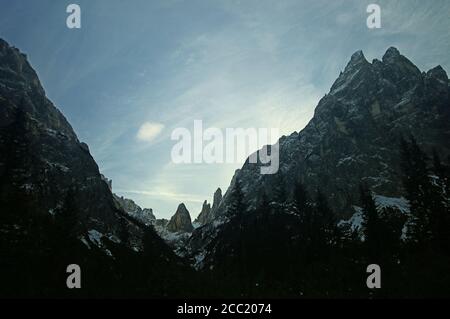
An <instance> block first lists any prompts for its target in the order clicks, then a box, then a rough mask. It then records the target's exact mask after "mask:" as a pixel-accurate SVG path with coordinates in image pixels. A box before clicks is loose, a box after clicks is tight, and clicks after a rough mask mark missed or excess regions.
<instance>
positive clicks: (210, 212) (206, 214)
mask: <svg viewBox="0 0 450 319" xmlns="http://www.w3.org/2000/svg"><path fill="white" fill-rule="evenodd" d="M221 201H222V190H221V189H220V188H218V189H217V190H216V191H215V192H214V197H213V205H212V207H211V205H210V204H209V203H208V202H207V201H206V200H205V202H204V203H203V206H202V211H201V212H200V214H199V215H198V217H197V219H196V220H195V222H196V223H198V224H199V225H201V226H202V225H205V224H207V223H209V222H211V221H213V220H214V216H215V213H216V212H217V209H218V208H219V205H220V202H221Z"/></svg>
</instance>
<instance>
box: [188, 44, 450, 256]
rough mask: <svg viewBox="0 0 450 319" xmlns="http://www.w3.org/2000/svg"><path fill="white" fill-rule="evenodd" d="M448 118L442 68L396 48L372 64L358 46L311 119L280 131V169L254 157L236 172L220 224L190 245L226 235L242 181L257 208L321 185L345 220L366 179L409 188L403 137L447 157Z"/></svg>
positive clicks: (448, 92)
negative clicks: (263, 166)
mask: <svg viewBox="0 0 450 319" xmlns="http://www.w3.org/2000/svg"><path fill="white" fill-rule="evenodd" d="M449 123H450V85H449V79H448V77H447V74H446V72H445V71H444V70H443V69H442V67H440V66H437V67H435V68H433V69H431V70H429V71H428V72H421V71H420V70H419V69H418V68H417V67H416V66H415V65H414V64H413V63H412V62H411V61H409V60H408V59H407V58H406V57H404V56H403V55H401V54H400V52H399V51H398V50H397V49H396V48H389V49H388V50H387V51H386V53H385V55H384V56H383V58H382V60H381V61H380V60H377V59H375V60H373V62H372V63H370V62H368V61H367V60H366V58H365V57H364V54H363V53H362V52H361V51H358V52H356V53H355V54H353V55H352V57H351V59H350V62H349V63H348V65H347V66H346V68H345V70H344V71H343V72H342V73H341V74H340V75H339V77H338V79H337V80H336V81H335V83H334V84H333V85H332V87H331V90H330V92H329V93H328V94H327V95H325V96H324V97H323V98H322V99H321V100H320V101H319V103H318V105H317V107H316V110H315V113H314V117H313V118H312V119H311V121H310V122H309V123H308V125H307V126H306V127H305V128H304V129H303V130H302V131H300V132H299V133H297V132H294V133H292V134H291V135H290V136H283V137H281V138H280V140H279V146H280V169H279V171H278V173H276V174H273V175H262V174H260V164H251V163H249V162H248V161H247V162H246V163H245V164H244V165H243V167H242V168H241V169H240V170H237V171H236V173H235V175H234V177H233V179H232V181H231V184H230V187H229V189H228V190H227V192H226V193H225V195H224V198H223V199H222V201H221V203H220V205H219V207H218V209H217V211H216V213H215V217H214V223H211V222H210V223H209V224H206V225H204V226H203V227H200V228H198V229H196V230H195V231H194V233H193V235H192V237H191V239H190V242H189V245H190V249H191V252H193V254H195V253H196V251H202V249H204V248H205V247H207V245H208V243H209V242H210V241H211V240H212V238H214V237H217V236H219V237H220V231H219V230H218V227H219V228H220V227H222V226H221V225H223V224H226V223H227V222H228V221H229V219H230V218H229V217H230V216H228V214H227V211H228V208H229V207H230V206H231V205H232V196H231V194H233V192H234V190H235V185H236V181H237V180H239V184H240V188H241V190H242V193H243V197H244V198H243V202H244V203H245V204H246V206H247V207H249V208H250V209H251V208H255V207H257V205H258V203H259V202H261V199H262V196H263V194H265V195H266V196H267V199H268V200H269V201H270V202H280V201H286V200H289V199H290V197H292V191H293V188H294V185H295V184H296V183H297V182H298V181H300V182H302V183H303V185H304V186H305V187H306V189H307V190H308V192H309V193H311V194H315V192H316V191H317V189H320V190H321V191H322V192H323V193H324V194H326V196H327V198H328V199H329V202H330V205H331V206H332V208H333V209H334V211H335V212H336V214H337V215H338V216H337V217H338V218H344V219H345V218H348V217H350V216H351V214H352V213H353V212H354V211H353V207H352V206H353V205H357V204H358V201H359V195H358V194H359V185H360V184H361V183H365V184H367V185H368V186H369V187H370V188H371V189H372V190H373V191H374V192H375V193H377V194H379V195H385V196H390V197H398V196H401V195H402V194H403V189H402V183H401V180H400V168H399V158H400V154H399V149H400V147H399V144H400V138H401V136H404V137H408V136H410V135H413V136H414V137H415V138H416V139H417V141H418V143H419V144H420V145H421V147H422V148H424V149H425V150H426V151H427V152H428V153H431V150H432V148H436V149H437V150H438V151H439V153H440V155H441V157H442V158H446V157H447V156H448V155H449V154H450V124H449ZM280 194H283V195H284V197H285V198H284V199H280V196H279V195H280ZM243 213H245V212H243ZM214 224H216V225H218V226H216V225H214ZM218 234H219V235H218ZM218 240H220V238H218Z"/></svg>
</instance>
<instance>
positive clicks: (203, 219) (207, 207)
mask: <svg viewBox="0 0 450 319" xmlns="http://www.w3.org/2000/svg"><path fill="white" fill-rule="evenodd" d="M210 214H211V204H209V203H208V201H207V200H205V201H204V202H203V206H202V210H201V212H200V214H199V215H198V217H197V219H196V220H195V223H197V224H199V225H204V224H206V223H207V222H208V220H209V219H210Z"/></svg>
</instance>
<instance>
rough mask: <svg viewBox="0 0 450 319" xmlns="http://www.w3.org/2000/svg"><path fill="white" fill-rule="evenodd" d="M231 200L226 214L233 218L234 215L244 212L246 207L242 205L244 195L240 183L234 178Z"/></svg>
mask: <svg viewBox="0 0 450 319" xmlns="http://www.w3.org/2000/svg"><path fill="white" fill-rule="evenodd" d="M231 198H232V199H231V204H230V206H229V207H228V214H229V215H230V216H235V215H236V214H240V213H243V212H245V210H246V207H245V204H244V194H243V193H242V185H241V181H240V180H239V179H238V178H236V181H235V184H234V188H233V190H232V193H231Z"/></svg>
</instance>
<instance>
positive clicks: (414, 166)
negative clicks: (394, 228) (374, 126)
mask: <svg viewBox="0 0 450 319" xmlns="http://www.w3.org/2000/svg"><path fill="white" fill-rule="evenodd" d="M400 146H401V150H400V151H401V163H400V164H401V168H402V173H403V185H404V187H405V189H406V198H407V199H408V201H409V203H410V209H411V218H410V220H409V221H408V239H409V240H410V241H411V242H413V243H415V244H418V245H423V244H425V243H426V242H428V241H429V240H430V238H431V222H430V215H431V213H432V211H431V207H432V206H433V205H432V203H431V201H432V200H433V199H432V197H433V196H430V192H431V188H432V185H431V181H430V178H429V170H428V168H427V164H426V161H427V156H426V154H425V153H424V152H423V151H422V150H421V149H420V147H419V146H418V145H417V142H416V140H415V139H414V138H413V137H411V140H410V142H407V141H405V140H404V139H403V138H402V139H401V144H400Z"/></svg>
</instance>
